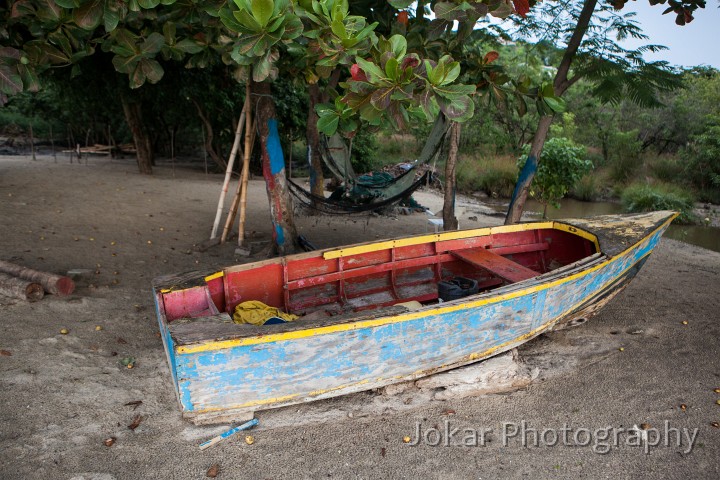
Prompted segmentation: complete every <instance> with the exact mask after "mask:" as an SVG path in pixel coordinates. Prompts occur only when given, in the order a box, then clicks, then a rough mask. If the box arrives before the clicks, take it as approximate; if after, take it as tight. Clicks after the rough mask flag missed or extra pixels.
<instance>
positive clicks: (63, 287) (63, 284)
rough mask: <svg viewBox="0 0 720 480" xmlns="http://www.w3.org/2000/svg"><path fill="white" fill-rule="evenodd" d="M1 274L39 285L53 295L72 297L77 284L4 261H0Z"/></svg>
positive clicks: (67, 278) (66, 278)
mask: <svg viewBox="0 0 720 480" xmlns="http://www.w3.org/2000/svg"><path fill="white" fill-rule="evenodd" d="M0 272H5V273H8V274H10V275H13V276H15V277H19V278H22V279H23V280H27V281H29V282H35V283H39V284H40V285H42V286H43V288H44V289H45V291H46V292H48V293H52V294H53V295H70V294H71V293H72V292H73V290H75V282H73V281H72V280H71V279H70V278H69V277H63V276H61V275H54V274H52V273H47V272H40V271H37V270H33V269H31V268H25V267H23V266H20V265H16V264H14V263H10V262H4V261H2V260H0Z"/></svg>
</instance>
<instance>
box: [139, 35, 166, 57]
mask: <svg viewBox="0 0 720 480" xmlns="http://www.w3.org/2000/svg"><path fill="white" fill-rule="evenodd" d="M164 45H165V37H163V36H162V34H160V33H158V32H153V33H151V34H150V36H149V37H148V38H146V39H145V41H144V42H143V43H142V44H141V45H140V51H141V52H142V54H143V56H146V57H150V56H153V55H156V54H157V53H158V52H159V51H160V50H161V49H162V47H163V46H164Z"/></svg>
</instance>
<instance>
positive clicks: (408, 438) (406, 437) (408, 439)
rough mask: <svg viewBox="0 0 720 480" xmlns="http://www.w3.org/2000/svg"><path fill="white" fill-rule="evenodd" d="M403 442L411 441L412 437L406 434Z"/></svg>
mask: <svg viewBox="0 0 720 480" xmlns="http://www.w3.org/2000/svg"><path fill="white" fill-rule="evenodd" d="M403 443H410V437H408V436H407V435H405V436H404V437H403Z"/></svg>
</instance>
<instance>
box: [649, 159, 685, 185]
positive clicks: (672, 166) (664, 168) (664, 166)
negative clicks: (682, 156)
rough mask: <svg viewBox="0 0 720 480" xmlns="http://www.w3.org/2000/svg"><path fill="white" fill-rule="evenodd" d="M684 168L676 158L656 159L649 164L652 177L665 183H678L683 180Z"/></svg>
mask: <svg viewBox="0 0 720 480" xmlns="http://www.w3.org/2000/svg"><path fill="white" fill-rule="evenodd" d="M685 168H686V166H685V165H684V164H683V162H681V161H680V160H679V159H678V158H676V157H668V156H662V157H657V158H656V159H655V160H653V161H652V162H651V163H650V173H651V174H652V175H653V177H655V178H657V179H658V180H660V181H662V182H666V183H678V181H680V180H682V179H684V178H685Z"/></svg>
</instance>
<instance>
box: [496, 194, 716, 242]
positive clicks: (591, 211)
mask: <svg viewBox="0 0 720 480" xmlns="http://www.w3.org/2000/svg"><path fill="white" fill-rule="evenodd" d="M503 208H504V210H503V211H505V210H507V206H504V207H503ZM525 210H526V211H527V212H536V213H537V214H538V215H542V211H543V206H542V205H541V204H539V203H538V202H536V201H534V200H528V202H527V204H526V205H525ZM623 212H624V211H623V208H622V206H621V205H619V204H617V203H610V202H580V201H578V200H573V199H569V198H566V199H564V200H562V202H560V208H559V209H558V208H554V207H548V210H547V216H548V218H550V219H560V218H573V217H575V218H577V217H591V216H593V215H607V214H613V213H623ZM665 236H666V237H668V238H672V239H674V240H680V241H682V242H686V243H691V244H693V245H697V246H699V247H703V248H707V249H709V250H714V251H716V252H720V228H716V227H703V226H700V225H675V224H672V225H670V228H668V230H667V232H665Z"/></svg>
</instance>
